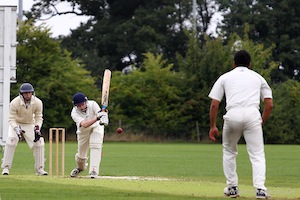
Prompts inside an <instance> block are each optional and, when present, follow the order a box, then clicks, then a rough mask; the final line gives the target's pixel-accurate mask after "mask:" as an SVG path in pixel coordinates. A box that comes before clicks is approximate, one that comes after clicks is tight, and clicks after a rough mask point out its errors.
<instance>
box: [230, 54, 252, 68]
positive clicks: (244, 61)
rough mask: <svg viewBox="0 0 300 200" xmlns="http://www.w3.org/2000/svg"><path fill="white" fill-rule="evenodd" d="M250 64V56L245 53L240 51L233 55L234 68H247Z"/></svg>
mask: <svg viewBox="0 0 300 200" xmlns="http://www.w3.org/2000/svg"><path fill="white" fill-rule="evenodd" d="M250 62H251V56H250V54H249V53H248V52H247V51H245V50H240V51H237V52H236V53H235V54H234V63H235V65H236V66H244V67H249V65H250Z"/></svg>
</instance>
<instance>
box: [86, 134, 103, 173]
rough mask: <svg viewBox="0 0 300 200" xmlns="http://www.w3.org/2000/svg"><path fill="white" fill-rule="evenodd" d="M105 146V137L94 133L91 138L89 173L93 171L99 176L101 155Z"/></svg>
mask: <svg viewBox="0 0 300 200" xmlns="http://www.w3.org/2000/svg"><path fill="white" fill-rule="evenodd" d="M102 145H103V135H102V134H99V133H96V134H95V133H92V134H91V138H90V167H89V173H91V172H92V171H94V172H96V173H97V174H99V169H100V162H101V154H102Z"/></svg>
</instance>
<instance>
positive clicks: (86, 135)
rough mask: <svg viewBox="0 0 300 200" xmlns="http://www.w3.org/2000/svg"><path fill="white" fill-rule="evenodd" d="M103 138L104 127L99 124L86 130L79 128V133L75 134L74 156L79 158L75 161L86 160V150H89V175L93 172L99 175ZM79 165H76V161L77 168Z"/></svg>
mask: <svg viewBox="0 0 300 200" xmlns="http://www.w3.org/2000/svg"><path fill="white" fill-rule="evenodd" d="M103 137H104V126H101V125H99V124H98V125H97V126H94V125H92V126H91V127H88V128H81V129H80V131H78V132H77V141H78V149H77V154H76V156H78V157H79V159H77V160H80V159H83V160H87V158H88V150H89V148H90V165H89V173H91V172H92V171H95V172H96V173H97V174H99V168H100V162H101V154H102V145H103ZM80 165H81V163H78V161H77V167H79V166H80ZM79 168H81V167H79Z"/></svg>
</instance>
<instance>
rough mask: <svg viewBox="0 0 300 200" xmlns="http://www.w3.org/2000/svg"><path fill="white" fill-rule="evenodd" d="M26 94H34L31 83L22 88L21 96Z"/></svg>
mask: <svg viewBox="0 0 300 200" xmlns="http://www.w3.org/2000/svg"><path fill="white" fill-rule="evenodd" d="M24 92H32V93H34V89H33V86H32V85H31V84H30V83H23V84H22V85H21V87H20V94H22V93H24Z"/></svg>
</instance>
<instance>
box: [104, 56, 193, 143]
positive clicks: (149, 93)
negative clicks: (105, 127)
mask: <svg viewBox="0 0 300 200" xmlns="http://www.w3.org/2000/svg"><path fill="white" fill-rule="evenodd" d="M171 68H172V65H171V64H167V62H166V60H163V59H162V55H157V56H155V55H154V54H151V53H146V54H145V60H144V62H143V64H142V67H140V68H138V69H136V70H133V71H132V72H131V73H129V74H126V75H124V74H122V73H120V72H114V73H113V78H112V83H111V98H110V101H111V102H112V103H111V105H110V109H111V110H113V111H114V112H113V113H112V114H111V117H112V119H113V121H116V120H122V123H123V124H131V125H132V126H131V129H132V131H133V132H135V133H141V132H143V133H144V134H148V135H156V136H157V135H160V136H166V137H178V136H180V137H182V135H183V134H185V133H186V130H185V128H184V127H185V123H186V121H187V120H188V119H189V116H183V115H182V114H181V113H182V111H183V110H184V107H183V106H184V102H182V99H181V91H182V88H181V87H180V84H181V82H182V77H181V76H180V73H176V72H174V71H172V70H171Z"/></svg>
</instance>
